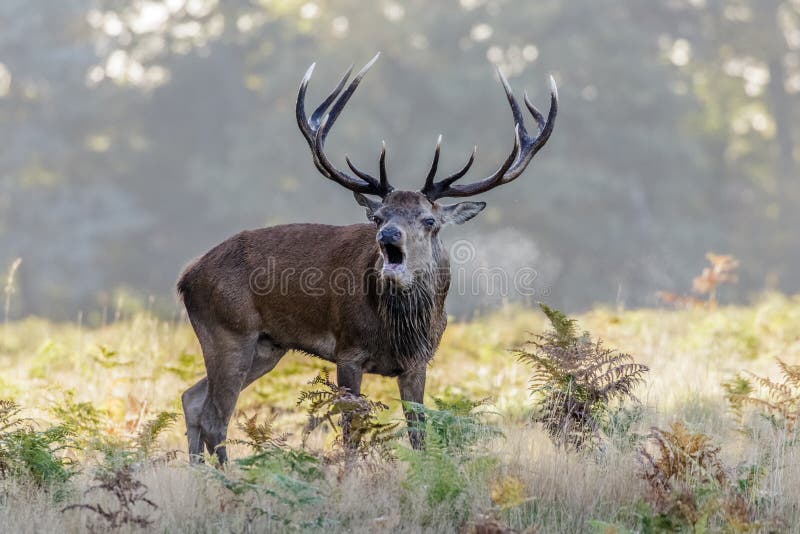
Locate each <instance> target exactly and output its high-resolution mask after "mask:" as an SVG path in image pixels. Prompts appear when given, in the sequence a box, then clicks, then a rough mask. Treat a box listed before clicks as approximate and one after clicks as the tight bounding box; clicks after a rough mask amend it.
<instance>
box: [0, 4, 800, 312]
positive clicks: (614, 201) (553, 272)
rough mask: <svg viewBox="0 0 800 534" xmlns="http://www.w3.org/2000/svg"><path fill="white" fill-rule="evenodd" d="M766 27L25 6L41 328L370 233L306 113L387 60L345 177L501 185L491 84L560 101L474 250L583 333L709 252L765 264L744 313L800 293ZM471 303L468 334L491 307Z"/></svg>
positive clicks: (659, 16) (28, 285) (14, 232)
mask: <svg viewBox="0 0 800 534" xmlns="http://www.w3.org/2000/svg"><path fill="white" fill-rule="evenodd" d="M767 4H768V5H767ZM762 6H763V7H762ZM758 7H759V9H756V0H749V1H745V0H741V1H734V0H708V1H700V0H653V1H651V2H640V1H636V0H622V1H619V0H573V1H571V2H561V1H558V0H543V1H540V2H525V1H524V0H460V1H457V0H449V1H445V2H424V1H422V0H409V1H404V2H398V1H393V0H380V1H376V2H369V3H365V2H357V1H355V0H338V1H316V2H313V1H305V0H227V1H225V2H221V1H217V0H136V1H132V2H131V1H122V0H66V1H62V2H58V3H57V4H53V3H51V2H44V1H43V0H38V1H33V2H31V1H23V0H9V1H6V2H4V3H3V4H2V5H0V21H2V22H3V23H4V27H6V28H8V30H7V31H5V32H4V33H3V35H2V36H0V123H2V126H3V131H5V132H7V133H6V135H5V136H4V139H5V140H6V142H5V143H4V147H3V150H2V151H1V152H0V262H3V264H6V265H7V264H9V263H10V262H11V261H12V260H13V258H15V257H17V256H22V257H23V258H24V259H25V264H24V265H25V267H24V268H23V269H22V272H21V273H20V278H21V283H22V287H21V290H20V295H21V296H22V298H23V299H24V304H25V306H24V311H25V312H29V313H45V314H49V315H52V316H59V317H64V316H68V315H71V314H73V313H74V312H75V310H76V308H83V309H93V308H97V307H98V305H103V304H104V301H102V299H101V300H98V299H99V298H100V297H99V296H102V295H105V294H108V292H111V291H113V290H115V289H116V288H121V287H122V288H125V287H127V288H132V289H135V290H138V291H141V292H143V293H153V294H157V295H165V296H166V297H168V298H167V299H166V300H165V302H168V303H171V302H173V301H172V297H171V294H172V283H173V281H174V279H175V278H176V277H177V274H178V271H179V270H180V267H181V265H182V264H183V263H185V262H186V261H187V260H188V259H189V258H191V257H192V256H195V255H197V254H200V253H202V252H203V251H204V250H205V249H207V248H208V247H210V246H212V245H213V244H215V243H216V242H218V241H219V240H221V239H222V238H224V237H226V236H227V235H230V234H232V233H234V232H236V231H237V230H239V229H241V228H246V227H253V226H258V225H263V224H275V223H281V222H288V221H302V220H307V221H320V222H331V223H346V222H356V221H360V220H361V219H362V217H363V215H362V211H361V210H360V209H359V208H357V206H355V205H354V203H353V201H352V198H351V196H350V195H348V194H344V193H343V192H342V191H340V190H339V188H337V186H335V185H334V184H332V183H330V182H329V181H327V180H325V179H324V178H322V177H320V176H318V175H317V173H316V171H315V170H314V168H313V165H312V164H311V158H310V156H309V154H308V150H307V147H306V145H305V143H304V141H303V139H302V137H301V136H300V135H299V132H297V131H296V130H297V128H296V125H295V123H294V118H293V112H294V111H293V108H294V97H295V94H296V91H297V86H298V83H299V81H300V78H301V76H302V74H303V72H304V71H305V69H306V68H307V66H308V65H309V64H310V63H311V62H312V61H318V62H319V65H318V68H317V71H316V73H315V76H314V79H313V80H312V84H311V89H310V94H309V102H315V101H318V100H319V99H321V98H322V97H323V96H324V94H325V92H326V91H327V90H329V89H330V88H331V87H332V86H333V84H334V83H335V81H336V79H337V78H338V76H339V75H340V74H341V72H342V71H343V70H344V69H345V68H346V66H347V65H349V64H350V63H352V62H355V63H357V64H360V63H362V62H364V61H366V60H367V59H368V58H369V57H371V56H372V55H373V54H374V52H375V51H377V50H380V51H381V52H382V58H381V61H380V62H379V64H378V65H377V67H376V69H375V70H374V71H373V72H371V73H370V74H369V77H368V80H367V82H366V83H365V84H364V85H363V86H362V88H360V89H359V94H358V95H357V96H356V97H355V98H354V100H353V101H352V102H351V104H350V105H349V107H348V109H347V110H346V111H345V113H344V114H343V116H342V118H341V119H340V121H339V123H337V126H336V129H335V130H334V132H333V133H332V134H331V138H330V140H329V142H328V144H327V146H328V151H329V153H330V154H331V156H332V157H333V159H334V160H335V161H336V162H337V163H339V164H341V163H343V157H344V154H345V153H350V154H351V155H352V156H353V159H354V160H355V161H356V162H358V164H359V165H361V166H363V167H365V168H370V167H372V168H374V167H375V166H376V165H377V156H378V151H379V147H380V142H381V140H382V139H386V141H387V143H388V145H389V169H390V172H391V174H392V179H393V182H394V183H396V184H397V185H399V186H400V187H406V188H416V187H419V185H420V184H421V182H422V179H423V176H424V173H425V171H426V169H427V166H428V164H429V161H430V158H431V157H432V149H433V144H434V142H435V139H436V136H437V135H438V134H439V133H443V134H444V139H445V142H444V147H443V157H442V160H443V161H442V165H443V166H444V167H445V168H455V167H457V166H459V165H461V164H462V163H463V161H464V159H465V158H466V157H467V155H468V153H469V151H470V150H471V148H472V145H473V144H476V143H477V144H478V145H479V152H478V159H477V162H476V165H475V170H474V171H473V175H474V176H476V177H477V176H480V175H482V174H487V173H489V172H491V171H492V170H493V169H494V167H495V166H496V165H497V164H498V163H499V162H500V161H501V160H502V158H503V157H504V156H505V154H506V153H507V151H508V150H509V148H510V146H511V141H512V132H513V125H512V120H511V117H510V113H509V111H508V109H507V104H506V103H505V99H504V98H503V95H502V91H501V89H500V87H499V84H497V82H496V81H495V80H494V79H493V76H492V71H491V68H490V65H491V64H497V65H500V66H501V67H502V68H503V69H504V72H506V74H507V75H508V76H509V79H510V80H511V82H512V85H514V87H515V90H516V91H517V93H518V94H521V92H522V91H523V89H526V88H527V89H528V91H529V92H530V95H531V98H532V100H533V101H534V102H535V103H537V104H540V105H541V106H542V107H545V106H546V105H547V89H548V86H547V83H546V79H547V78H546V76H547V74H549V73H553V74H554V75H555V77H556V79H557V80H558V82H559V87H560V94H561V104H562V105H561V111H560V114H559V119H558V124H557V129H556V133H555V135H554V136H553V138H552V139H551V141H550V143H549V145H548V147H547V148H546V149H545V150H544V151H543V152H542V153H541V154H540V155H539V156H538V157H537V161H536V162H534V163H533V165H532V167H531V168H530V169H529V171H528V172H527V173H526V174H525V175H524V176H523V177H522V178H520V179H519V180H518V181H516V182H515V183H514V184H512V185H509V186H507V187H504V188H501V189H498V190H496V191H494V192H492V193H489V194H487V195H486V200H487V201H488V202H489V204H490V208H489V209H488V210H487V212H486V213H485V214H484V215H483V216H482V220H481V221H480V222H479V223H473V224H472V225H470V226H469V227H467V226H465V227H463V228H459V229H458V231H454V232H452V233H451V234H450V237H451V239H453V240H454V239H457V238H458V237H472V236H474V235H475V234H476V233H479V232H480V233H483V234H485V235H484V236H483V237H481V238H480V239H479V241H483V242H492V243H493V245H494V246H493V247H491V250H493V251H496V250H508V251H509V252H508V254H509V255H510V256H512V255H513V256H514V258H513V261H511V260H509V261H508V262H507V263H503V262H502V261H501V260H499V259H497V258H496V256H497V254H496V252H494V253H492V254H491V255H492V256H494V257H493V258H487V259H486V261H487V262H494V263H495V264H501V265H517V266H518V265H525V264H531V263H532V266H533V267H535V268H536V269H537V270H539V271H540V272H539V274H540V278H539V279H538V281H537V284H539V285H538V286H537V287H538V288H539V289H542V288H544V287H547V288H548V289H549V290H550V291H551V295H550V296H549V297H548V299H549V300H551V301H552V302H553V303H554V304H556V305H558V306H559V307H566V308H568V309H574V308H576V307H582V306H586V305H589V304H592V303H594V302H598V301H605V302H609V301H613V300H614V299H618V298H622V299H624V300H626V301H627V302H628V303H630V304H634V305H636V304H646V303H650V302H654V297H653V295H654V292H655V291H656V290H658V289H665V290H673V291H674V290H677V289H679V288H682V287H684V286H685V285H686V283H687V281H688V280H689V279H690V278H691V276H692V274H693V273H694V272H695V271H697V269H698V268H699V266H700V265H701V263H702V261H703V255H704V253H705V252H706V251H708V250H716V251H718V252H728V251H729V252H732V253H734V254H735V255H736V256H737V257H739V258H740V259H741V260H742V284H741V285H740V286H739V288H738V289H737V290H739V291H741V292H742V294H746V293H747V292H748V291H752V290H753V289H757V288H760V287H761V286H762V285H763V280H764V277H765V276H766V274H767V273H768V272H770V271H771V270H772V269H780V270H781V272H782V273H784V278H783V283H784V286H783V287H784V288H786V289H792V288H794V287H796V286H797V283H798V282H800V280H798V277H800V275H798V274H795V273H797V272H798V269H796V268H795V269H793V270H792V269H790V267H792V266H794V267H796V266H797V264H798V262H800V257H798V256H796V254H800V252H798V253H795V252H792V253H787V252H786V249H787V247H789V246H793V247H794V250H800V247H797V246H796V245H797V243H796V242H795V241H796V239H797V238H796V237H794V235H793V234H792V232H791V231H790V230H791V228H792V227H791V226H789V224H790V223H792V224H796V223H797V222H800V221H796V220H795V218H796V217H797V216H796V215H794V212H795V211H796V210H793V209H791V208H792V207H793V206H794V205H795V202H796V200H797V195H798V191H797V186H796V185H795V184H794V181H793V180H792V178H793V176H794V173H795V157H794V156H795V152H796V150H795V148H794V146H795V142H796V139H797V138H798V132H797V131H796V128H797V127H796V124H797V121H796V120H794V119H793V118H794V113H796V111H795V110H796V108H797V106H796V105H795V104H794V100H795V99H796V97H797V91H798V90H800V61H799V60H798V58H797V57H796V48H797V45H798V41H800V38H798V37H797V35H798V34H799V32H800V30H798V29H797V28H798V25H797V21H798V18H797V9H798V7H797V3H796V2H790V1H788V0H787V1H784V2H779V1H777V0H763V4H762V0H759V2H758ZM467 179H468V178H467ZM763 236H768V237H767V238H765V237H763ZM521 240H525V241H526V243H524V245H525V246H520V245H523V243H521ZM503 244H506V245H507V246H505V247H503V246H500V245H503ZM521 251H526V252H524V253H523V252H521ZM482 261H483V260H482ZM452 301H453V304H454V305H455V308H454V309H455V310H456V311H459V310H460V311H462V312H463V311H466V310H468V309H470V308H471V307H472V306H474V302H475V301H474V299H472V298H469V296H468V298H466V299H463V300H460V299H459V296H458V295H454V296H453V299H452ZM110 304H112V305H113V303H110Z"/></svg>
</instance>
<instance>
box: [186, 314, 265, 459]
mask: <svg viewBox="0 0 800 534" xmlns="http://www.w3.org/2000/svg"><path fill="white" fill-rule="evenodd" d="M219 330H220V331H217V332H215V335H213V336H211V340H209V341H210V342H207V343H203V342H202V341H201V345H202V347H203V358H204V359H205V362H206V371H207V373H208V377H207V380H208V382H207V388H206V395H205V399H204V400H203V405H202V409H201V413H200V419H199V424H200V425H199V426H200V437H201V439H202V441H203V443H204V444H205V446H206V448H207V449H208V452H209V453H211V454H214V453H216V455H217V457H218V458H219V461H220V463H221V464H224V463H225V462H227V460H228V455H227V451H226V450H225V446H224V445H222V443H223V442H224V441H225V438H226V436H227V434H228V423H229V422H230V419H231V415H233V410H234V408H235V407H236V400H237V399H238V398H239V392H240V391H241V390H242V388H243V387H244V384H245V381H246V379H247V376H248V374H249V372H250V368H251V367H252V365H253V360H254V358H255V354H256V340H257V336H256V335H254V334H238V333H232V332H229V331H222V330H221V329H219Z"/></svg>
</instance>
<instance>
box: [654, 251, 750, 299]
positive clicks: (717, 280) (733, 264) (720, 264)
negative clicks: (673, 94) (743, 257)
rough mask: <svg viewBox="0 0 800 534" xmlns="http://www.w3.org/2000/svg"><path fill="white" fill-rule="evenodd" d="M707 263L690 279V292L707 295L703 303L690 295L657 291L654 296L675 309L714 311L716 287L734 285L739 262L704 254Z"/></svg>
mask: <svg viewBox="0 0 800 534" xmlns="http://www.w3.org/2000/svg"><path fill="white" fill-rule="evenodd" d="M706 259H707V260H708V262H709V264H710V265H709V266H708V267H704V268H703V271H702V272H701V273H700V274H699V275H698V276H695V277H694V278H693V279H692V291H694V292H695V293H696V294H698V295H708V300H706V301H705V302H703V301H702V300H700V299H699V298H697V297H694V296H692V295H680V294H677V293H671V292H669V291H659V292H657V293H656V296H657V297H658V298H659V299H660V300H661V302H663V303H665V304H671V305H673V306H675V307H676V308H699V307H703V306H705V307H707V308H709V309H712V310H713V309H716V307H717V287H718V286H720V285H722V284H736V283H737V282H738V281H739V277H738V275H737V274H736V269H738V268H739V260H737V259H736V258H734V257H733V256H731V255H729V254H715V253H713V252H707V253H706Z"/></svg>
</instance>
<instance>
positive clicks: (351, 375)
mask: <svg viewBox="0 0 800 534" xmlns="http://www.w3.org/2000/svg"><path fill="white" fill-rule="evenodd" d="M363 375H364V372H363V370H362V369H361V364H360V363H358V364H356V363H349V362H348V363H338V364H337V365H336V383H337V385H338V386H339V387H344V388H347V389H348V390H350V393H352V394H353V395H360V394H361V378H362V377H363ZM351 421H352V414H347V413H344V414H342V443H344V446H345V448H346V449H349V450H352V449H355V448H356V446H357V445H358V444H357V443H353V442H352V441H351V435H350V423H351Z"/></svg>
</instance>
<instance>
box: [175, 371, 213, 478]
mask: <svg viewBox="0 0 800 534" xmlns="http://www.w3.org/2000/svg"><path fill="white" fill-rule="evenodd" d="M207 392H208V378H203V379H202V380H200V381H199V382H198V383H196V384H195V385H193V386H192V387H190V388H189V389H187V390H186V391H184V392H183V395H181V402H182V404H183V417H184V419H185V420H186V437H187V438H188V440H189V459H190V461H191V462H192V463H196V462H199V461H202V455H203V441H202V439H201V437H200V416H201V415H202V413H203V404H205V401H206V394H207Z"/></svg>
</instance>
